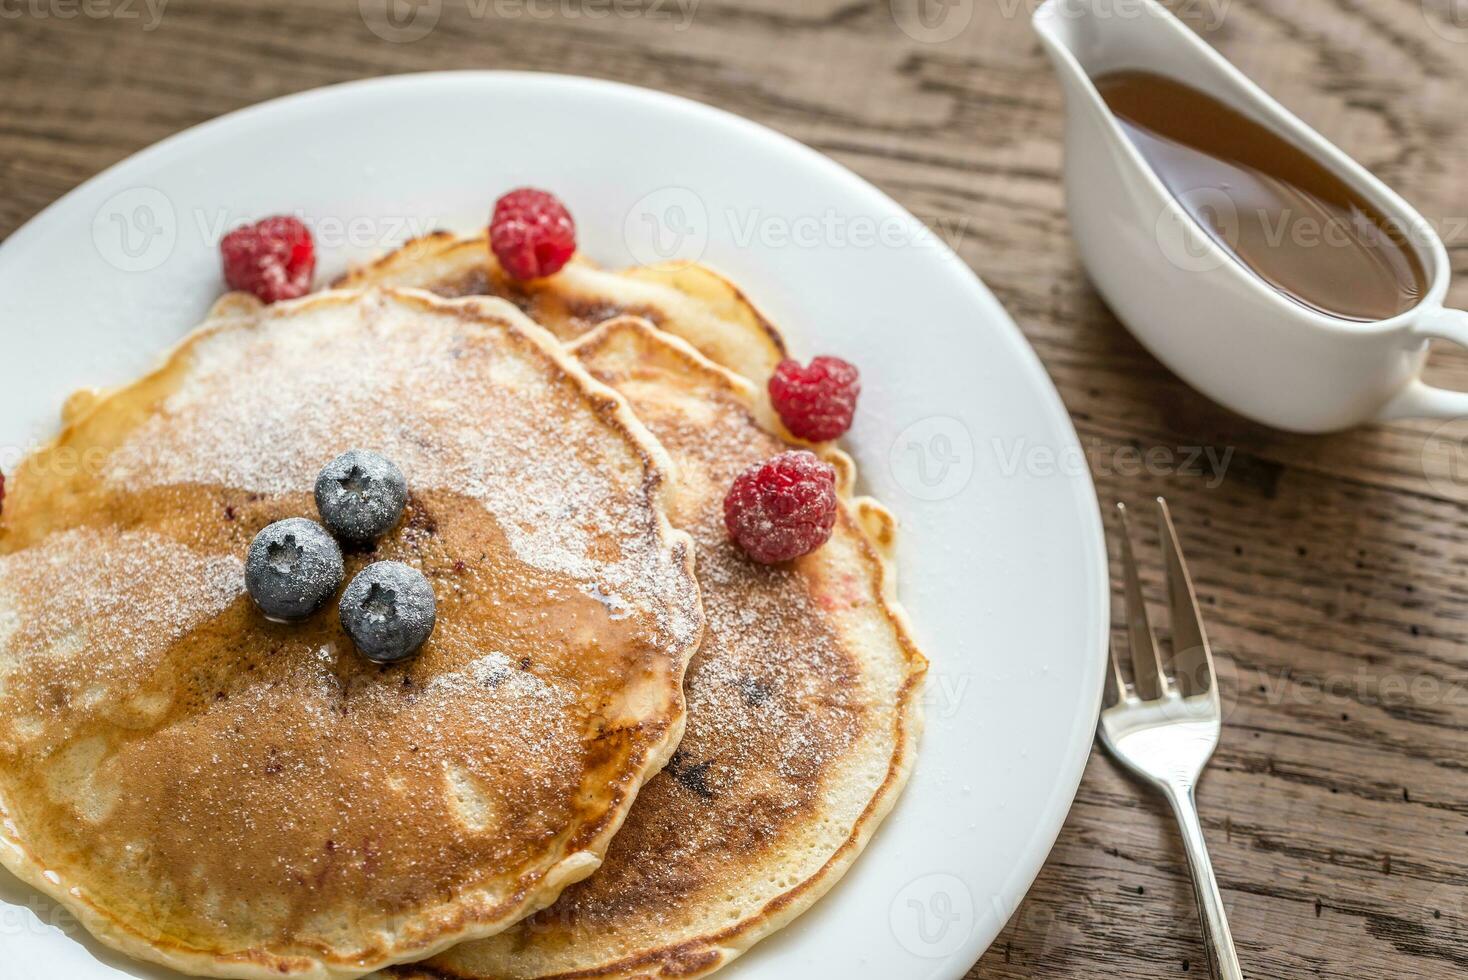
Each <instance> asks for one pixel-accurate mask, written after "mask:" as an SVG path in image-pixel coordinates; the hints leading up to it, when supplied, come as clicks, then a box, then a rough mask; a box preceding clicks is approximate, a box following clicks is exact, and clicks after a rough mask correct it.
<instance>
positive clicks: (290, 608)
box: [245, 449, 438, 663]
mask: <svg viewBox="0 0 1468 980" xmlns="http://www.w3.org/2000/svg"><path fill="white" fill-rule="evenodd" d="M407 500H408V483H407V480H406V479H405V478H404V477H403V472H402V470H400V469H398V468H397V466H395V465H394V464H393V463H392V462H391V461H390V460H388V459H386V458H385V457H383V456H380V455H378V454H377V453H373V452H367V451H366V450H362V449H353V450H351V451H350V452H346V453H343V454H342V455H340V456H338V457H337V458H336V459H334V460H332V461H331V462H330V463H327V464H326V466H325V467H324V468H323V469H322V470H321V474H320V475H319V476H317V478H316V509H317V510H318V511H320V514H321V520H322V522H323V523H324V524H325V527H323V526H322V525H321V524H318V523H316V522H315V521H312V520H308V519H306V518H304V517H290V518H286V519H285V520H283V521H276V522H275V523H274V524H271V525H270V526H269V527H266V528H265V529H264V530H262V531H261V532H260V533H259V534H257V535H255V538H254V540H253V541H251V542H250V550H249V553H248V555H247V556H246V559H245V588H246V589H247V590H248V591H249V593H250V598H252V599H254V600H255V605H257V606H259V607H260V611H261V612H263V613H264V614H265V615H266V616H267V617H269V618H271V619H274V620H278V621H281V622H296V621H299V620H302V619H306V618H307V617H309V616H311V615H312V614H313V613H315V612H316V611H317V610H318V609H320V608H321V607H322V606H323V605H325V604H326V601H327V600H328V599H330V598H331V597H332V596H333V595H334V594H335V593H336V590H337V589H339V588H340V587H341V584H342V579H343V578H345V577H346V565H345V563H344V561H343V559H342V550H341V545H339V544H338V543H337V540H338V538H339V539H341V540H342V541H346V542H348V543H349V544H352V545H365V544H370V543H371V542H373V541H374V540H376V539H377V538H378V537H380V536H382V535H383V534H386V533H387V532H388V531H390V530H392V528H393V527H394V525H396V524H397V523H398V520H399V519H400V518H401V517H402V515H403V508H404V507H405V506H406V505H407ZM327 528H330V532H328V530H327ZM332 534H335V535H336V537H332ZM337 611H338V614H339V615H340V617H341V623H342V626H343V628H345V629H346V631H347V634H348V635H349V636H351V638H352V642H353V643H355V644H356V645H357V649H358V650H360V651H361V652H362V655H363V656H365V657H366V658H367V659H369V660H372V661H375V662H377V663H397V662H398V661H400V660H406V659H407V658H408V657H410V656H412V655H413V654H414V653H416V652H417V651H418V649H419V648H420V647H422V646H423V644H424V643H425V642H427V640H428V637H429V634H431V633H432V632H433V627H434V625H435V624H436V622H437V618H438V617H437V602H436V600H435V598H434V595H433V586H431V585H430V584H429V583H428V579H426V578H424V576H423V573H422V572H420V571H418V570H417V569H416V568H413V567H411V566H409V565H405V564H403V563H402V562H397V561H379V562H374V563H373V564H371V565H368V566H367V567H366V568H364V569H362V571H360V572H358V573H357V574H356V575H355V576H354V577H353V578H352V581H351V584H349V585H348V586H347V588H346V591H345V592H344V593H343V594H342V598H341V602H340V603H339V605H338V607H337Z"/></svg>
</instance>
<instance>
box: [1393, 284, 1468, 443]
mask: <svg viewBox="0 0 1468 980" xmlns="http://www.w3.org/2000/svg"><path fill="white" fill-rule="evenodd" d="M1410 336H1411V337H1412V338H1415V339H1420V340H1446V341H1449V342H1451V343H1454V344H1457V345H1458V346H1459V347H1464V348H1468V311H1464V310H1433V311H1432V312H1430V313H1428V314H1426V315H1424V316H1423V317H1422V318H1421V319H1420V320H1419V321H1418V322H1417V323H1415V324H1413V325H1412V332H1411V334H1410ZM1457 418H1468V392H1465V391H1451V390H1449V389H1447V388H1434V387H1433V386H1432V385H1430V384H1427V383H1426V382H1424V381H1423V380H1422V379H1421V378H1413V379H1412V380H1411V381H1410V382H1408V384H1407V386H1406V387H1405V388H1403V389H1402V390H1401V392H1400V393H1399V394H1398V395H1397V396H1396V397H1395V398H1393V399H1392V400H1391V401H1389V402H1387V403H1386V405H1385V406H1384V407H1383V408H1382V409H1381V411H1380V412H1378V413H1377V415H1376V419H1377V421H1378V422H1389V421H1391V420H1393V419H1457Z"/></svg>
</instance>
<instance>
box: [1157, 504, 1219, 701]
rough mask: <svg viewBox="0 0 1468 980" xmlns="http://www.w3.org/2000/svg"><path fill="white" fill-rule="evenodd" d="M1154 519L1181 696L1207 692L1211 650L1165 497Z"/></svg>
mask: <svg viewBox="0 0 1468 980" xmlns="http://www.w3.org/2000/svg"><path fill="white" fill-rule="evenodd" d="M1157 513H1158V518H1157V523H1158V526H1159V530H1161V532H1162V534H1161V537H1162V551H1163V554H1164V555H1165V556H1166V562H1167V598H1168V603H1169V605H1170V607H1171V610H1172V669H1173V676H1174V678H1175V679H1176V681H1177V685H1178V688H1179V689H1180V690H1181V691H1182V694H1183V696H1184V697H1193V696H1194V695H1197V694H1207V693H1208V692H1209V691H1211V690H1213V688H1214V679H1213V653H1212V651H1211V650H1209V648H1208V637H1207V635H1206V634H1205V633H1204V632H1203V617H1202V615H1201V614H1200V613H1199V612H1198V597H1197V595H1196V593H1194V591H1193V579H1192V576H1190V575H1189V574H1188V566H1187V563H1186V562H1184V561H1183V549H1182V546H1181V545H1180V544H1179V543H1178V540H1177V528H1176V527H1174V526H1173V523H1172V512H1171V511H1169V510H1168V507H1167V501H1166V500H1163V499H1162V498H1161V497H1158V498H1157Z"/></svg>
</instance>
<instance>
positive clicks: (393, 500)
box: [316, 449, 408, 544]
mask: <svg viewBox="0 0 1468 980" xmlns="http://www.w3.org/2000/svg"><path fill="white" fill-rule="evenodd" d="M407 502H408V481H407V480H405V479H404V478H403V471H402V470H400V469H398V468H397V467H396V466H395V465H393V463H392V461H391V460H389V459H387V458H385V457H383V456H380V455H378V454H377V453H374V452H369V451H367V450H365V449H352V450H349V451H348V452H344V453H342V454H341V455H340V456H338V457H337V458H336V459H334V460H332V461H331V462H329V463H327V464H326V467H325V468H324V469H322V471H321V475H320V476H318V477H316V509H317V510H319V511H320V512H321V519H322V520H323V521H325V522H326V526H327V527H329V528H331V531H332V533H333V534H335V535H336V536H337V537H339V538H341V539H342V540H343V541H346V542H350V543H352V544H368V543H370V542H372V541H375V540H377V539H378V538H380V537H382V535H384V534H386V533H387V532H388V531H391V530H392V529H393V525H395V524H397V522H398V518H400V517H402V516H403V505H404V504H406V503H407Z"/></svg>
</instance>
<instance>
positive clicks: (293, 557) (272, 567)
mask: <svg viewBox="0 0 1468 980" xmlns="http://www.w3.org/2000/svg"><path fill="white" fill-rule="evenodd" d="M345 574H346V570H345V569H344V568H343V567H342V550H341V548H340V546H338V545H337V543H336V541H335V539H333V538H332V536H331V535H330V534H327V533H326V528H324V527H322V526H321V525H320V524H317V523H316V522H315V521H308V520H306V519H305V518H304V517H291V518H288V519H286V520H283V521H276V522H275V523H274V524H272V525H270V526H269V527H267V528H266V529H265V530H263V531H261V532H260V533H259V534H257V535H255V540H253V541H251V542H250V551H249V554H248V555H247V556H246V557H245V588H246V589H248V590H249V593H250V597H251V598H252V599H254V600H255V605H257V606H259V607H260V611H261V612H263V613H264V614H265V615H266V616H269V617H270V618H271V619H278V620H295V619H305V618H306V617H307V616H309V615H311V614H312V613H313V612H315V611H316V610H318V609H320V608H321V606H322V605H323V604H324V603H325V602H326V600H327V599H330V598H331V596H332V593H334V592H336V590H337V588H338V587H339V586H340V585H341V584H342V577H343V576H344V575H345Z"/></svg>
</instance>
